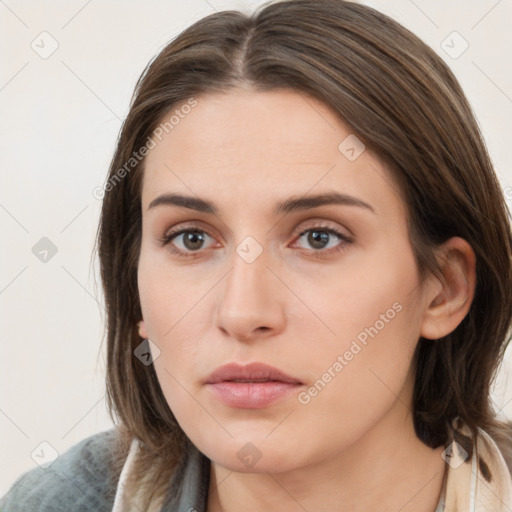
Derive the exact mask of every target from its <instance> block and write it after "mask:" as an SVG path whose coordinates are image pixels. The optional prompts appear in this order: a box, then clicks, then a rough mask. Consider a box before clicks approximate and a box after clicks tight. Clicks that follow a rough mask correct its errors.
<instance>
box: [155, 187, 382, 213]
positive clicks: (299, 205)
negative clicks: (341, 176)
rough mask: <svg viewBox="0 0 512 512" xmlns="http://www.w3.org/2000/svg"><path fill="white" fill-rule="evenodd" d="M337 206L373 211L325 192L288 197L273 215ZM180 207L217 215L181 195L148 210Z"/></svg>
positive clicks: (195, 199) (168, 197) (171, 195)
mask: <svg viewBox="0 0 512 512" xmlns="http://www.w3.org/2000/svg"><path fill="white" fill-rule="evenodd" d="M329 204H339V205H345V206H357V207H360V208H365V209H367V210H369V211H371V212H373V213H375V210H374V209H373V207H372V206H371V205H370V204H368V203H366V202H365V201H363V200H361V199H358V198H357V197H354V196H351V195H348V194H341V193H339V192H325V193H322V194H316V195H309V196H303V197H298V198H296V197H290V198H289V199H286V200H285V201H281V202H277V203H275V204H274V215H276V216H277V215H280V214H281V213H290V212H292V211H297V210H309V209H311V208H318V207H320V206H323V205H329ZM161 205H167V206H172V205H174V206H181V207H183V208H188V209H190V210H196V211H198V212H204V213H211V214H213V215H218V213H219V210H218V208H217V207H216V206H215V205H214V204H213V203H212V202H211V201H207V200H205V199H201V198H199V197H193V196H185V195H181V194H174V193H168V194H162V195H161V196H158V197H157V198H155V199H153V201H151V203H150V204H149V206H148V210H150V209H152V208H156V207H157V206H161Z"/></svg>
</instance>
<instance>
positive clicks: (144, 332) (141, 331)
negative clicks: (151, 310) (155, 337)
mask: <svg viewBox="0 0 512 512" xmlns="http://www.w3.org/2000/svg"><path fill="white" fill-rule="evenodd" d="M137 327H138V328H139V336H140V337H141V338H144V339H146V338H148V331H147V330H146V324H145V323H144V320H141V321H140V322H139V323H138V324H137Z"/></svg>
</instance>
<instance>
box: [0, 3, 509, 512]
mask: <svg viewBox="0 0 512 512" xmlns="http://www.w3.org/2000/svg"><path fill="white" fill-rule="evenodd" d="M511 241H512V238H511V232H510V225H509V221H508V216H507V208H506V205H505V201H504V198H503V195H502V192H501V190H500V187H499V183H498V181H497V179H496V176H495V173H494V171H493V169H492V166H491V163H490V160H489V157H488V155H487V151H486V148H485V145H484V142H483V140H482V137H481V135H480V133H479V130H478V127H477V124H476V122H475V119H474V117H473V115H472V113H471V110H470V107H469V105H468V103H467V101H466V98H465V96H464V94H463V92H462V90H461V88H460V86H459V84H458V83H457V81H456V79H455V78H454V76H453V74H452V73H451V72H450V70H449V69H448V68H447V66H446V65H445V64H444V63H443V62H442V60H441V59H440V58H439V57H438V56H437V55H436V54H435V53H434V52H433V51H432V50H431V49H429V48H428V47H427V46H426V45H425V44H423V43H422V42H421V41H420V40H419V39H418V38H417V37H416V36H414V35H413V34H411V33H410V32H409V31H408V30H406V29H405V28H404V27H402V26H400V25H399V24H398V23H396V22H394V21H393V20H391V19H390V18H388V17H386V16H384V15H383V14H380V13H378V12H376V11H375V10H373V9H371V8H369V7H366V6H362V5H357V4H353V3H349V2H345V1H342V0H322V1H312V0H287V1H281V2H275V3H271V4H268V5H266V6H263V7H262V8H261V9H260V10H259V11H258V12H257V13H256V14H254V15H253V16H246V15H243V14H241V13H238V12H233V11H230V12H221V13H217V14H213V15H211V16H208V17H206V18H204V19H202V20H200V21H198V22H197V23H195V24H194V25H192V26H191V27H190V28H188V29H187V30H185V31H184V32H183V33H182V34H181V35H180V36H179V37H177V38H176V39H175V40H174V41H172V42H171V43H170V44H169V45H168V46H167V47H165V48H164V49H163V50H162V52H161V53H160V54H159V55H158V56H157V57H156V58H155V59H154V60H153V61H152V62H151V63H150V64H149V65H148V67H147V68H146V70H145V71H144V73H143V75H142V76H141V79H140V80H139V82H138V84H137V86H136V91H135V94H134V97H133V100H132V104H131V107H130V112H129V114H128V116H127V119H126V121H125V123H124V125H123V128H122V131H121V134H120V138H119V141H118V145H117V149H116V152H115V155H114V158H113V160H112V164H111V166H110V172H109V177H108V180H107V182H106V185H105V196H104V200H103V209H102V215H101V222H100V228H99V232H98V244H99V245H98V248H99V257H100V263H101V276H102V281H103V286H104V291H105V298H106V305H107V311H108V326H107V328H108V361H107V363H108V375H107V390H108V398H109V408H110V411H111V414H112V417H113V418H115V421H116V424H117V427H116V428H115V429H112V431H108V432H106V433H101V434H97V435H95V436H92V437H90V438H88V439H86V440H84V441H83V442H82V443H80V444H79V445H76V446H75V447H73V448H72V449H71V450H70V451H69V452H68V453H67V454H65V455H64V456H62V457H60V459H59V460H58V461H57V462H56V463H54V464H53V466H52V472H47V473H44V471H43V470H39V472H37V473H36V471H35V470H34V471H32V472H31V473H29V474H28V476H26V478H25V479H24V480H22V481H19V482H17V484H19V485H17V484H15V486H14V487H13V489H12V491H11V492H10V493H8V495H7V496H6V497H5V499H4V504H3V505H4V510H7V511H14V510H29V509H30V506H34V507H35V504H37V510H57V509H58V505H57V504H58V503H60V504H62V505H61V506H62V507H63V509H66V510H70V509H73V510H78V509H79V510H114V511H120V510H173V511H174V510H179V511H189V512H191V511H194V510H197V511H208V512H217V511H221V510H222V511H224V512H230V511H232V510H246V511H249V510H250V511H256V510H284V511H299V510H310V511H312V510H315V511H323V510H347V511H348V510H350V511H368V510H401V511H403V512H405V511H415V512H427V511H431V512H432V511H436V512H442V511H445V512H452V511H464V512H466V511H478V512H481V511H491V510H492V511H493V512H496V511H501V510H503V511H505V510H510V508H511V507H512V479H511V475H510V468H512V457H511V450H510V440H511V434H510V426H509V425H508V424H506V423H503V422H502V421H500V420H499V419H498V418H497V416H496V411H494V410H493V408H492V405H491V401H490V386H491V383H492V378H493V375H494V372H495V370H496V368H497V366H498V365H499V363H500V361H501V359H502V357H503V353H504V350H505V348H506V345H507V343H508V334H509V330H510V323H511V315H512V293H511V287H510V283H511V281H512V273H511V246H512V244H511ZM84 460H85V462H84ZM66 507H67V508H66Z"/></svg>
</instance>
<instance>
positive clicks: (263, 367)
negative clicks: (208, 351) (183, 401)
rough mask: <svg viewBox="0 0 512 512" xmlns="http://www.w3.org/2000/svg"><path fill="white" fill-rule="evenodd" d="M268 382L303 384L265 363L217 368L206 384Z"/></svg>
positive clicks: (234, 364)
mask: <svg viewBox="0 0 512 512" xmlns="http://www.w3.org/2000/svg"><path fill="white" fill-rule="evenodd" d="M227 381H229V382H268V381H277V382H285V383H288V384H302V382H301V381H300V380H298V379H296V378H294V377H291V376H290V375H287V374H286V373H284V372H282V371H281V370H278V369H277V368H274V367H273V366H269V365H267V364H264V363H250V364H247V365H240V364H237V363H230V364H226V365H224V366H220V367H219V368H217V369H216V370H215V371H214V372H213V373H211V374H210V376H209V377H208V378H207V379H206V384H217V383H218V382H227Z"/></svg>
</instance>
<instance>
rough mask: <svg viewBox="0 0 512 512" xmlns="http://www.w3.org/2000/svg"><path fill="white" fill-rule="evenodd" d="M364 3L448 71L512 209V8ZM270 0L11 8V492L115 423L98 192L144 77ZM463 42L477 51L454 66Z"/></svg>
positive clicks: (5, 262) (1, 103) (6, 383)
mask: <svg viewBox="0 0 512 512" xmlns="http://www.w3.org/2000/svg"><path fill="white" fill-rule="evenodd" d="M362 3H367V4H368V5H371V6H372V7H375V8H377V9H378V10H380V11H382V12H385V13H386V14H389V15H390V16H391V17H393V18H395V19H396V20H398V21H399V22H401V23H402V24H403V25H405V26H406V27H407V28H409V29H411V30H412V31H413V32H414V33H416V34H417V35H418V36H419V37H420V38H422V39H423V40H424V41H425V42H426V43H428V44H429V45H430V46H432V47H433V48H434V49H435V50H436V51H437V53H438V54H439V55H441V57H443V58H444V59H445V60H446V61H447V62H448V64H449V65H450V67H451V68H452V70H453V71H454V72H455V74H456V76H457V77H458V78H459V80H460V81H461V84H462V86H463V88H464V90H465V91H466V94H467V96H468V98H469V100H470V103H471V104H472V106H473V108H474V111H475V113H476V116H477V118H478V121H479V124H480V126H481V128H482V130H483V133H484V137H485V138H486V141H487V144H488V147H489V151H490V154H491V157H492V159H493V162H494V164H495V167H496V171H497V173H498V176H499V178H500V180H501V183H502V185H503V188H504V190H505V192H506V195H507V198H508V199H509V201H508V202H509V204H511V203H512V170H511V163H512V159H511V156H510V146H511V142H512V137H511V129H510V122H511V117H512V116H511V114H512V72H511V68H510V55H511V54H512V39H511V38H510V20H512V1H511V0H500V1H497V0H471V1H468V0H445V1H437V0H436V1H431V0H414V1H413V0H373V1H368V2H362ZM257 4H259V2H254V1H253V2H249V1H245V2H244V1H242V0H239V1H235V0H232V1H229V2H225V1H221V0H219V1H217V0H193V1H192V0H191V1H181V2H180V1H177V0H173V1H171V0H149V1H148V0H144V1H142V0H136V1H131V2H126V1H125V2H121V1H120V0H119V1H114V0H103V1H101V2H100V1H98V0H92V1H91V0H89V1H77V0H73V1H69V0H66V1H64V0H62V1H60V2H59V1H55V0H48V1H46V2H36V1H35V0H32V1H26V0H25V1H23V0H0V113H1V115H0V162H1V165H0V229H1V232H2V240H3V243H2V249H1V251H0V254H1V256H0V257H1V260H0V316H1V324H0V325H1V332H2V338H3V339H2V350H1V357H0V433H1V435H0V496H1V495H3V494H5V492H7V490H8V488H9V487H10V486H11V485H12V483H13V482H14V480H15V479H16V478H17V477H18V476H19V475H20V474H21V472H22V471H26V470H28V469H30V468H32V467H34V466H35V465H36V462H35V460H34V459H32V457H31V454H33V453H34V450H36V449H37V450H41V448H40V447H39V446H40V443H41V442H43V441H45V442H47V443H50V445H51V446H53V447H54V448H55V449H56V450H57V452H58V453H63V452H64V451H65V450H67V449H68V448H69V447H70V446H72V445H73V444H76V443H77V442H79V441H81V440H82V439H84V438H85V437H88V436H89V435H92V434H94V433H96V432H99V431H102V430H105V429H108V428H110V427H112V425H113V424H112V422H111V420H110V418H109V416H108V414H107V412H106V408H105V399H104V376H105V364H104V355H103V354H104V350H103V349H104V344H102V335H103V324H102V321H103V318H102V313H101V306H100V304H101V302H102V299H101V296H100V291H99V290H100V286H99V280H98V275H97V266H96V271H95V270H94V268H93V267H92V266H91V264H90V263H91V259H92V249H93V245H94V237H95V233H96V226H97V222H98V218H99V210H100V206H101V204H100V201H99V200H97V199H96V198H95V197H94V196H93V190H94V189H95V188H96V187H98V186H101V185H102V184H103V182H104V178H105V175H106V172H107V168H108V165H109V163H110V159H111V157H112V155H113V151H114V146H115V142H116V138H117V135H118V131H119V128H120V126H121V121H122V119H124V117H125V116H126V114H127V110H128V104H129V101H130V98H131V94H132V91H133V88H134V85H135V82H136V80H137V78H138V77H139V74H140V73H141V71H142V70H143V68H144V67H145V65H146V63H147V62H148V61H149V60H150V59H151V58H152V57H153V56H154V55H155V54H156V53H157V52H158V51H159V50H160V49H161V48H162V47H163V46H164V45H165V44H166V43H167V42H168V41H169V40H170V39H172V38H173V37H174V36H176V35H177V34H178V33H179V32H181V31H182V30H183V29H185V28H186V27H187V26H189V25H190V24H191V23H192V22H194V21H196V20H198V19H200V18H202V17H203V16H205V15H207V14H210V13H212V12H214V11H215V10H223V9H228V8H235V9H242V10H245V11H251V10H252V8H253V7H254V6H255V5H257ZM44 31H46V32H48V33H49V34H50V36H48V35H42V36H41V35H40V34H41V32H44ZM454 31H456V32H458V33H459V34H460V35H461V36H462V38H463V39H460V38H459V37H458V36H457V35H453V34H452V33H453V32H454ZM52 40H55V41H56V42H57V43H58V48H57V49H56V51H55V52H54V53H53V54H51V55H50V56H48V57H47V58H42V57H41V56H40V54H38V53H37V52H36V51H35V50H34V49H33V48H32V47H31V45H32V46H33V47H34V48H36V49H37V51H39V52H40V53H43V52H48V51H49V50H50V49H51V45H52V44H55V43H53V41H52ZM464 40H465V41H467V43H468V44H469V47H468V48H467V50H466V51H465V52H464V53H462V54H461V55H460V56H458V57H457V58H454V56H455V55H456V54H458V53H460V51H461V50H462V49H463V48H464V46H463V45H464V44H465V43H464ZM443 41H445V42H444V43H443ZM442 45H443V46H442ZM446 45H448V46H446ZM443 47H444V48H446V49H447V50H448V51H449V52H451V54H452V55H451V56H450V55H449V54H448V53H446V51H445V50H444V49H443ZM450 47H451V48H450ZM44 56H46V55H44ZM43 237H47V238H48V239H50V240H51V242H52V243H53V244H54V245H55V247H56V249H57V252H56V254H55V255H54V256H51V253H49V254H48V256H47V260H48V261H46V262H43V261H40V259H39V258H38V257H37V256H36V254H34V253H33V251H32V248H33V247H34V245H35V244H36V243H37V242H38V241H39V240H40V239H41V238H43ZM36 252H37V251H36ZM43 256H44V254H39V257H40V258H41V257H43ZM511 360H512V358H511V356H510V351H509V353H508V354H507V358H506V362H505V365H504V366H503V368H502V369H501V371H500V374H499V378H498V381H497V385H496V387H495V390H494V394H493V398H494V400H495V402H496V403H497V404H498V406H499V407H501V408H502V411H503V413H504V414H505V415H506V416H508V417H512V382H511V385H510V386H508V385H507V376H508V374H509V366H510V362H511ZM44 447H45V445H43V448H44ZM46 449H47V450H48V447H47V446H46ZM37 450H36V452H37Z"/></svg>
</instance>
